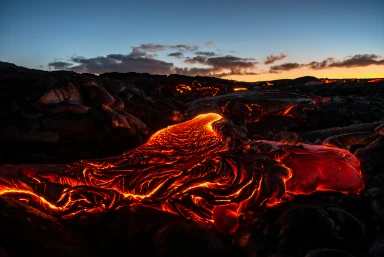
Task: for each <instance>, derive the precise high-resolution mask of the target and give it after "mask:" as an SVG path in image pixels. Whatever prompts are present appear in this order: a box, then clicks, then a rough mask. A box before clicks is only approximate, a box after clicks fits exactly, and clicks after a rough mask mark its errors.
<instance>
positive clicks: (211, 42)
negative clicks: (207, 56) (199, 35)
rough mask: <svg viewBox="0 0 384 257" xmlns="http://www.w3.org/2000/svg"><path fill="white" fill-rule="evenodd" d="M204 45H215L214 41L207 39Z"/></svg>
mask: <svg viewBox="0 0 384 257" xmlns="http://www.w3.org/2000/svg"><path fill="white" fill-rule="evenodd" d="M204 45H205V46H213V45H215V41H213V40H209V41H207V42H205V44H204Z"/></svg>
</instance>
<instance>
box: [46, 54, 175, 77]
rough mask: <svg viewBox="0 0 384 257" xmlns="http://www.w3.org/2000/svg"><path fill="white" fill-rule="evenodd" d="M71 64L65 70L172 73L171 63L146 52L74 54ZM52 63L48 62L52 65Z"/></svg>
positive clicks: (97, 72)
mask: <svg viewBox="0 0 384 257" xmlns="http://www.w3.org/2000/svg"><path fill="white" fill-rule="evenodd" d="M71 61H72V63H73V64H72V65H71V66H68V65H67V66H66V68H65V69H66V70H71V71H75V72H79V73H96V74H101V73H104V72H140V73H144V72H148V73H152V74H170V73H172V69H173V67H174V66H173V63H168V62H164V61H161V60H156V59H153V58H149V57H148V56H146V54H145V53H144V54H143V53H141V52H137V51H132V53H131V54H128V55H124V54H109V55H107V56H99V57H95V58H85V57H79V56H75V57H72V58H71ZM53 64H54V63H50V65H51V66H53Z"/></svg>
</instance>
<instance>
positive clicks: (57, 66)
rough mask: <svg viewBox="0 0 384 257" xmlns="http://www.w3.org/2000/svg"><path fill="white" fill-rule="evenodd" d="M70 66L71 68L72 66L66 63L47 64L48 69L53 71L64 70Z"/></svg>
mask: <svg viewBox="0 0 384 257" xmlns="http://www.w3.org/2000/svg"><path fill="white" fill-rule="evenodd" d="M71 66H72V64H71V63H68V62H50V63H48V67H49V68H50V69H51V68H53V69H55V70H66V69H68V68H69V67H71Z"/></svg>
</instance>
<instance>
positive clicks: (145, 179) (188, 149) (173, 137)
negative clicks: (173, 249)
mask: <svg viewBox="0 0 384 257" xmlns="http://www.w3.org/2000/svg"><path fill="white" fill-rule="evenodd" d="M286 112H287V113H284V114H288V113H289V110H287V111H286ZM361 188H362V180H361V174H360V170H359V162H358V160H357V159H356V158H355V157H354V155H352V154H351V153H349V152H348V151H345V150H341V149H336V148H330V147H326V146H314V145H304V144H303V145H292V144H283V143H277V142H272V141H252V140H249V139H248V138H246V137H245V135H244V133H243V130H242V129H241V128H240V127H238V126H236V125H234V124H232V123H231V122H229V121H227V120H225V119H224V118H222V117H221V116H220V115H219V114H215V113H208V114H202V115H198V116H197V117H195V118H194V119H192V120H189V121H186V122H183V123H180V124H177V125H173V126H170V127H167V128H165V129H162V130H160V131H158V132H156V133H155V134H153V135H152V136H151V137H150V139H149V140H148V141H147V142H146V143H145V144H144V145H142V146H140V147H138V148H136V149H133V150H131V151H128V152H125V153H123V154H121V155H119V156H116V157H109V158H105V159H99V160H91V161H78V162H76V163H72V164H67V165H63V164H58V165H48V164H38V165H33V164H28V165H18V166H14V165H2V166H0V195H1V196H2V197H15V198H18V199H23V200H27V201H29V203H30V204H33V205H35V206H37V207H39V208H41V209H43V210H45V211H47V212H51V213H55V214H57V215H59V216H61V217H64V218H65V217H66V218H69V217H73V216H75V215H81V214H86V213H92V212H100V211H109V210H113V209H116V208H119V207H120V206H124V205H145V206H149V207H152V208H156V209H160V210H164V211H168V212H172V213H175V214H178V215H181V216H183V217H185V218H191V219H193V220H195V221H200V222H214V224H215V227H216V228H217V229H218V231H220V232H221V233H224V234H229V233H232V232H233V231H235V230H236V228H237V226H238V216H239V215H238V213H239V212H243V211H246V210H249V209H251V208H258V207H260V206H261V205H263V204H265V203H267V204H269V205H273V204H277V203H279V202H280V201H281V198H282V197H283V196H285V195H286V193H290V194H309V193H312V192H314V191H317V190H336V191H341V192H346V193H347V192H352V193H357V192H358V191H359V190H360V189H361Z"/></svg>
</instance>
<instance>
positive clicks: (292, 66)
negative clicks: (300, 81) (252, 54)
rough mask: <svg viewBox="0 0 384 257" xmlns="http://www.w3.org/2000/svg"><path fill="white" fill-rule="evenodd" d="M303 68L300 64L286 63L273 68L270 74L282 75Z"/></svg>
mask: <svg viewBox="0 0 384 257" xmlns="http://www.w3.org/2000/svg"><path fill="white" fill-rule="evenodd" d="M301 66H302V65H301V64H299V63H284V64H281V65H274V66H271V68H270V69H269V72H270V73H280V72H282V71H289V70H293V69H297V68H300V67H301Z"/></svg>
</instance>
